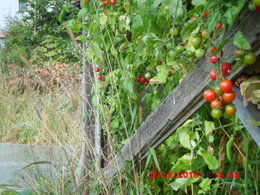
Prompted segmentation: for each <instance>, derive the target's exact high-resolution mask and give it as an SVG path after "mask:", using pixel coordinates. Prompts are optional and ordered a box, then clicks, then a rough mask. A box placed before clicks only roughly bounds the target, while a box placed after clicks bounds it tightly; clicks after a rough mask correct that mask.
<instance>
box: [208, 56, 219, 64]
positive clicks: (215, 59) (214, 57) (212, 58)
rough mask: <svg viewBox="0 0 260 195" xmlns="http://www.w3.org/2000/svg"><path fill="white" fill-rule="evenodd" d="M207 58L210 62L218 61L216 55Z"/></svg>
mask: <svg viewBox="0 0 260 195" xmlns="http://www.w3.org/2000/svg"><path fill="white" fill-rule="evenodd" d="M209 60H210V62H211V63H212V64H216V63H218V62H219V58H218V55H214V56H211V57H210V58H209Z"/></svg>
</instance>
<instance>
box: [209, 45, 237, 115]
mask: <svg viewBox="0 0 260 195" xmlns="http://www.w3.org/2000/svg"><path fill="white" fill-rule="evenodd" d="M217 51H218V49H217V48H212V49H211V53H212V56H211V57H210V58H209V61H210V62H211V63H212V64H214V65H215V64H219V63H220V61H221V59H220V58H221V57H222V56H223V55H224V52H223V51H222V50H221V51H220V52H218V54H216V52H217ZM231 69H232V65H231V64H230V63H227V62H224V63H221V66H220V67H219V68H215V69H212V70H211V71H210V73H209V77H210V78H211V79H212V80H214V81H215V80H222V81H221V82H220V84H219V85H218V86H216V87H215V88H214V90H213V89H208V90H206V91H205V92H204V98H205V99H206V100H207V101H209V102H210V106H211V108H212V111H211V116H212V117H213V118H217V119H219V118H221V117H222V115H223V113H225V114H226V115H233V114H235V113H236V107H235V106H234V105H233V104H232V102H233V101H234V100H235V98H236V93H235V92H234V91H233V83H232V81H230V80H225V79H224V78H225V77H226V76H227V75H228V74H229V72H230V71H231ZM223 110H224V112H223Z"/></svg>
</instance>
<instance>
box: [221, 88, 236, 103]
mask: <svg viewBox="0 0 260 195" xmlns="http://www.w3.org/2000/svg"><path fill="white" fill-rule="evenodd" d="M222 97H223V99H224V100H225V101H226V102H233V101H234V100H235V99H236V93H235V92H234V91H231V92H225V93H223V95H222Z"/></svg>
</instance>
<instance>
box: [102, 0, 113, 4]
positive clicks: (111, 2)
mask: <svg viewBox="0 0 260 195" xmlns="http://www.w3.org/2000/svg"><path fill="white" fill-rule="evenodd" d="M101 1H103V3H104V5H108V4H111V5H115V4H116V0H110V2H109V1H108V0H101Z"/></svg>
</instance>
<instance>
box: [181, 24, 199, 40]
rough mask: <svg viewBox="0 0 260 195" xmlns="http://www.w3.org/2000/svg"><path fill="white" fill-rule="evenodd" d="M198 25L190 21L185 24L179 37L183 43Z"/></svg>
mask: <svg viewBox="0 0 260 195" xmlns="http://www.w3.org/2000/svg"><path fill="white" fill-rule="evenodd" d="M197 26H198V23H197V22H196V21H190V22H187V23H185V25H184V27H183V28H182V30H181V37H182V40H183V41H186V40H187V39H188V38H189V36H190V34H191V33H192V32H193V31H194V30H195V29H196V28H197Z"/></svg>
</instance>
